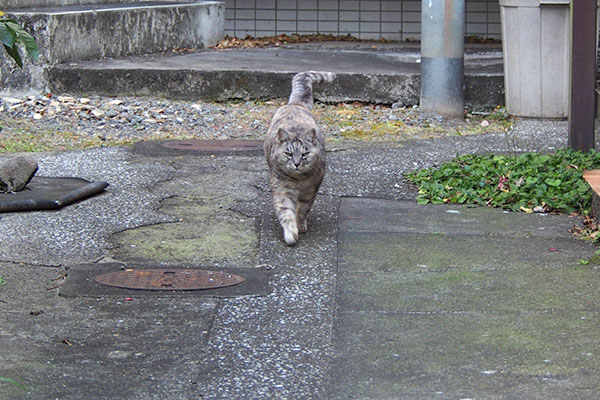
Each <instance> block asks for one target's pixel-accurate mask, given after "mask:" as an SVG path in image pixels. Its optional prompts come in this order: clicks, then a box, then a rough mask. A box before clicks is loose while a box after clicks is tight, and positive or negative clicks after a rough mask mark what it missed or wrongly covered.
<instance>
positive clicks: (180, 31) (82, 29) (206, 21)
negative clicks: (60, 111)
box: [0, 1, 225, 90]
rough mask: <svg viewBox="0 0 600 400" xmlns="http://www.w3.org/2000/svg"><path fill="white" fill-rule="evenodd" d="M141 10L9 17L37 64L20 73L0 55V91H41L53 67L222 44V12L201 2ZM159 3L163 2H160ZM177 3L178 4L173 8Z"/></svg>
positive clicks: (220, 7)
mask: <svg viewBox="0 0 600 400" xmlns="http://www.w3.org/2000/svg"><path fill="white" fill-rule="evenodd" d="M157 3H160V2H154V3H153V4H155V6H151V7H149V6H143V5H141V4H140V6H139V7H128V8H127V9H115V8H113V9H103V10H97V11H96V12H89V10H88V12H85V11H84V10H82V11H80V12H69V13H60V12H59V13H40V12H35V11H31V10H27V11H15V12H13V13H11V14H12V15H14V16H15V17H16V18H17V19H18V20H19V21H20V22H21V23H22V24H23V25H24V27H25V28H26V30H27V31H28V32H30V33H31V34H32V35H33V36H34V37H35V38H36V41H37V42H38V46H39V49H40V58H39V59H38V60H37V61H36V62H35V63H32V62H31V61H30V60H27V61H26V62H25V67H24V68H23V70H18V69H15V68H14V65H13V63H12V62H11V61H10V60H7V59H6V56H5V54H3V53H4V52H0V89H2V90H11V89H21V88H25V89H27V88H29V89H31V88H34V89H41V88H44V87H45V86H46V78H45V77H44V71H45V69H46V68H47V67H48V66H50V65H54V64H57V63H64V62H73V61H79V60H89V59H97V58H103V57H121V56H128V55H135V54H150V53H157V52H163V51H167V50H170V49H176V48H195V49H201V48H205V47H208V46H213V45H215V44H217V43H218V41H219V40H221V39H222V38H223V29H224V21H225V7H224V4H223V3H221V2H216V1H205V2H199V1H196V2H194V3H189V4H188V3H185V4H179V5H177V6H170V5H169V6H156V4H157ZM162 3H165V2H162ZM179 3H182V2H179Z"/></svg>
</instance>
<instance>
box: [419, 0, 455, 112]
mask: <svg viewBox="0 0 600 400" xmlns="http://www.w3.org/2000/svg"><path fill="white" fill-rule="evenodd" d="M421 3H422V8H421V107H420V108H421V113H423V114H426V115H427V114H429V115H442V116H444V117H451V118H463V113H464V69H465V62H464V50H465V45H464V40H465V39H464V36H465V0H422V1H421Z"/></svg>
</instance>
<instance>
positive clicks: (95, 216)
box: [0, 108, 600, 399]
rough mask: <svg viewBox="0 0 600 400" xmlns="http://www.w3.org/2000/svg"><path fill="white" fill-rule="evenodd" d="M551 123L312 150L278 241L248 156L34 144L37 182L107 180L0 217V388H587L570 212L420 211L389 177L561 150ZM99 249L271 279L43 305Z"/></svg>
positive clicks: (591, 348) (211, 392)
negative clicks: (260, 271) (54, 204)
mask: <svg viewBox="0 0 600 400" xmlns="http://www.w3.org/2000/svg"><path fill="white" fill-rule="evenodd" d="M349 110H354V109H353V108H349ZM232 124H233V122H232ZM565 128H566V126H565V123H562V122H558V123H548V122H544V123H539V122H535V121H526V122H524V123H522V124H521V123H520V124H519V125H518V126H517V128H516V129H515V131H513V133H514V136H515V140H514V141H512V142H511V141H507V140H506V139H507V138H506V134H505V133H489V134H482V135H466V136H447V137H438V138H428V139H420V140H402V141H396V142H379V141H368V142H358V141H349V140H348V141H330V142H329V143H328V145H329V153H328V162H329V166H328V175H327V177H326V179H325V182H324V185H323V187H322V190H321V194H320V196H319V197H318V200H317V203H316V206H315V209H314V213H313V214H312V216H311V219H310V221H309V222H310V228H309V229H310V231H309V233H308V234H306V235H303V236H302V237H301V240H300V243H299V244H298V245H297V246H296V247H293V248H289V247H287V246H285V245H284V243H283V241H282V238H281V232H280V228H279V227H278V224H277V223H276V221H275V218H274V215H273V212H272V210H271V204H270V196H269V193H268V184H267V175H266V163H265V161H264V160H263V157H262V156H261V155H256V156H250V155H239V156H222V155H218V154H214V155H197V156H195V155H190V154H186V155H177V154H174V153H172V152H168V153H166V154H165V155H162V156H161V155H156V154H160V152H156V151H154V152H147V153H145V152H143V151H140V150H139V149H136V148H132V147H105V148H97V149H88V150H81V151H67V152H48V153H35V157H36V158H37V160H38V162H39V164H40V171H39V174H40V175H45V176H65V175H67V176H68V175H75V176H79V177H82V178H86V179H90V180H106V181H108V182H109V183H110V186H109V187H108V189H107V191H106V192H105V193H104V194H103V195H101V196H97V197H95V198H92V199H89V200H86V201H83V202H80V203H77V204H74V205H72V206H69V207H66V208H64V209H62V210H60V211H53V212H33V213H21V214H17V213H12V214H3V215H0V276H1V277H2V278H4V280H5V282H6V284H5V285H3V286H1V287H0V315H2V317H0V318H2V323H0V337H1V338H2V340H0V376H1V377H6V378H10V379H13V380H14V381H16V382H19V383H21V384H23V385H24V386H25V389H24V390H21V389H19V387H17V386H16V385H14V384H11V383H9V382H0V399H21V398H22V399H48V398H60V399H79V398H92V399H96V398H97V399H164V398H178V399H179V398H180V399H198V398H205V399H226V398H227V399H232V398H235V399H257V398H278V399H311V398H314V399H320V398H325V399H350V398H359V399H360V398H368V399H389V398H406V399H412V398H420V399H421V398H422V399H456V398H494V399H511V398H532V399H536V398H540V399H542V398H543V399H570V398H572V399H595V398H597V397H598V393H599V391H600V388H598V384H597V382H596V381H597V380H596V376H597V375H598V373H599V372H600V361H599V360H600V358H599V355H598V354H596V353H597V351H596V349H597V348H598V346H599V344H600V343H598V337H597V335H596V334H595V332H597V331H598V329H599V328H600V317H599V312H600V310H599V308H598V307H599V305H598V300H597V299H598V298H599V296H598V294H599V293H598V285H596V284H595V282H597V281H598V274H599V271H600V269H598V266H597V265H595V264H593V263H589V264H588V265H580V263H578V260H580V259H588V258H590V257H591V256H592V255H593V252H594V250H595V248H594V247H593V246H591V245H589V244H588V243H587V242H583V241H581V240H578V239H575V238H573V237H571V236H570V233H569V232H568V230H569V229H570V228H571V227H572V226H573V225H574V224H578V223H580V221H579V220H578V219H577V218H573V217H569V216H564V215H563V216H550V215H524V214H520V213H519V214H517V213H508V214H506V213H504V212H503V211H502V210H494V209H488V208H468V207H460V208H458V207H445V206H439V207H438V206H425V207H423V206H418V205H416V203H415V202H414V201H413V200H414V198H415V195H416V193H415V192H414V190H413V189H412V188H411V187H410V186H409V185H408V184H407V182H406V181H405V180H404V179H403V177H402V173H403V172H405V171H408V170H411V169H414V168H420V167H425V166H431V165H434V164H436V163H440V162H443V161H445V160H447V159H450V158H452V157H453V156H454V155H456V154H464V153H472V152H506V151H509V150H517V151H525V150H529V151H547V150H551V149H552V148H560V147H564V146H565V145H566V130H565ZM550 249H558V251H551V250H550ZM106 262H110V263H114V262H120V263H123V265H124V267H126V266H127V265H128V263H132V262H136V263H142V264H143V263H147V264H149V265H150V264H152V265H155V264H162V265H175V266H183V267H196V266H203V267H209V268H213V269H222V270H226V269H227V268H238V269H249V270H250V269H252V270H254V269H255V267H256V266H262V267H263V268H264V267H265V265H268V268H270V277H269V285H270V288H271V292H270V293H269V294H268V295H264V296H241V297H236V298H220V297H207V296H201V295H198V294H188V295H183V296H169V295H168V294H167V295H163V296H144V295H142V294H139V293H135V292H132V291H125V292H123V294H122V295H114V294H105V295H102V294H101V295H93V296H86V295H79V296H75V297H64V296H60V293H61V288H60V286H62V285H70V284H72V283H73V281H70V280H69V279H70V278H69V273H70V271H71V272H72V271H76V270H78V268H80V267H78V264H83V263H86V264H87V263H92V264H94V263H97V264H98V265H99V270H100V269H101V268H100V264H101V263H106Z"/></svg>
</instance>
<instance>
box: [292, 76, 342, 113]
mask: <svg viewBox="0 0 600 400" xmlns="http://www.w3.org/2000/svg"><path fill="white" fill-rule="evenodd" d="M334 79H335V74H334V73H333V72H316V71H308V72H300V73H299V74H296V75H295V76H294V78H293V79H292V93H291V94H290V100H289V101H288V104H300V105H303V106H304V107H306V108H308V109H309V110H312V105H313V94H312V85H313V83H322V82H328V83H331V82H333V80H334Z"/></svg>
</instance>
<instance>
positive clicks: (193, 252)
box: [113, 199, 258, 263]
mask: <svg viewBox="0 0 600 400" xmlns="http://www.w3.org/2000/svg"><path fill="white" fill-rule="evenodd" d="M170 203H171V204H170V205H168V206H166V207H165V208H163V209H162V210H161V211H165V212H166V213H168V214H171V215H177V216H178V217H180V218H181V220H180V222H175V223H168V224H158V225H152V226H145V227H140V228H136V229H131V230H127V231H124V232H121V233H119V234H117V235H115V236H114V238H113V240H114V241H115V242H116V243H118V245H119V247H118V248H117V249H115V253H116V254H115V256H116V257H119V258H136V259H144V260H152V261H156V262H165V263H166V262H169V263H171V262H186V263H190V262H191V263H218V262H235V263H244V262H254V260H255V258H256V257H257V252H258V235H257V232H256V229H255V226H254V221H253V219H251V218H246V217H243V216H241V215H238V214H236V213H233V212H230V211H226V210H222V209H219V207H218V205H203V204H194V203H187V202H184V203H180V202H177V201H174V200H173V199H172V200H170Z"/></svg>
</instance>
